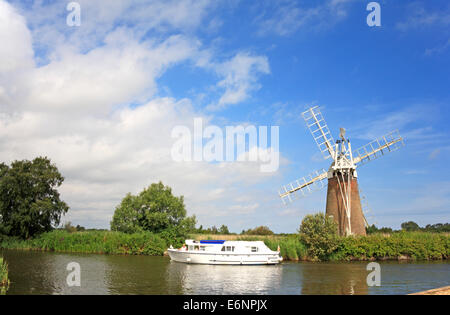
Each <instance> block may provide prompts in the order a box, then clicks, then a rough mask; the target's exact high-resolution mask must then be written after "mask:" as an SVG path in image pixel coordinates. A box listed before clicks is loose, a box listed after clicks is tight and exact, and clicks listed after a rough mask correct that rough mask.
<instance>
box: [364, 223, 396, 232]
mask: <svg viewBox="0 0 450 315" xmlns="http://www.w3.org/2000/svg"><path fill="white" fill-rule="evenodd" d="M366 233H367V234H374V233H385V234H390V233H393V230H392V229H391V228H388V227H382V228H380V229H379V228H377V227H376V226H375V224H372V225H371V226H369V227H367V228H366Z"/></svg>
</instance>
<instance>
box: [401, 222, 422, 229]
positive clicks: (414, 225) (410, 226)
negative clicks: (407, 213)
mask: <svg viewBox="0 0 450 315" xmlns="http://www.w3.org/2000/svg"><path fill="white" fill-rule="evenodd" d="M401 227H402V230H405V231H418V230H420V226H419V225H418V224H417V223H416V222H413V221H408V222H403V223H402V225H401Z"/></svg>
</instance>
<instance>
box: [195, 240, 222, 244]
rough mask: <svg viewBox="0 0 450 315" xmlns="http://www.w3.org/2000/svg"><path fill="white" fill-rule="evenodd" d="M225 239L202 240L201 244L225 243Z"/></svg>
mask: <svg viewBox="0 0 450 315" xmlns="http://www.w3.org/2000/svg"><path fill="white" fill-rule="evenodd" d="M223 243H225V241H223V240H213V241H212V240H201V241H200V244H223Z"/></svg>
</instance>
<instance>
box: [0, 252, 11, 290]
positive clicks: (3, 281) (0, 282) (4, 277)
mask: <svg viewBox="0 0 450 315" xmlns="http://www.w3.org/2000/svg"><path fill="white" fill-rule="evenodd" d="M8 288H9V279H8V265H7V264H6V262H4V261H3V258H2V257H0V295H3V294H6V291H7V290H8Z"/></svg>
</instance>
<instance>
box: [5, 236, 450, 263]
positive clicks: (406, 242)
mask: <svg viewBox="0 0 450 315" xmlns="http://www.w3.org/2000/svg"><path fill="white" fill-rule="evenodd" d="M188 237H189V238H193V239H197V240H198V239H228V240H231V239H234V240H245V241H256V240H260V241H264V243H265V244H266V245H267V246H268V247H269V248H271V249H272V250H276V249H277V247H278V246H280V252H281V255H282V256H283V259H285V260H289V261H311V260H312V259H310V257H309V255H308V248H307V246H306V245H305V244H304V243H303V242H302V241H301V240H300V238H299V236H298V235H296V234H291V235H271V236H246V235H226V236H224V235H204V234H194V235H189V236H188ZM182 242H183V239H182V238H179V237H178V238H175V237H174V236H171V235H169V234H161V235H160V234H153V233H135V234H126V233H121V232H111V231H86V232H73V233H69V232H66V231H62V230H55V231H52V232H48V233H44V234H41V235H40V236H38V237H36V238H34V239H30V240H20V239H17V238H11V237H5V236H0V248H1V249H22V250H40V251H55V252H66V253H95V254H118V255H150V256H162V255H164V252H165V251H166V249H167V248H168V247H169V246H170V245H173V246H174V247H179V246H181V244H182ZM449 257H450V236H449V235H448V234H445V233H441V234H439V233H428V232H398V233H393V234H371V235H368V236H351V237H341V238H339V241H338V246H337V248H336V250H334V251H333V252H332V253H331V254H330V255H329V256H327V257H326V259H325V260H328V261H366V260H442V259H448V258H449Z"/></svg>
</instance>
